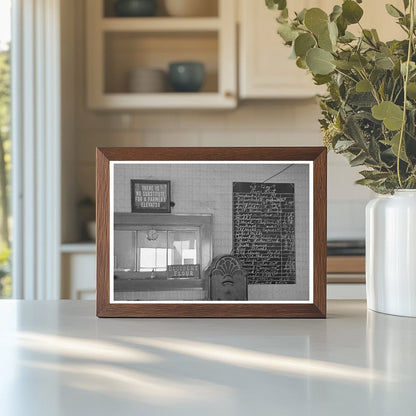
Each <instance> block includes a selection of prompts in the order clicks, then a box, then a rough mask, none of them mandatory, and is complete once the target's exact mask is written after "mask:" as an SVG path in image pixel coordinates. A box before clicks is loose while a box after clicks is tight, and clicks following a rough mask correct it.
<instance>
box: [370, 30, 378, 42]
mask: <svg viewBox="0 0 416 416" xmlns="http://www.w3.org/2000/svg"><path fill="white" fill-rule="evenodd" d="M371 34H372V35H373V39H374V40H375V41H376V42H380V38H379V37H378V33H377V30H376V29H371Z"/></svg>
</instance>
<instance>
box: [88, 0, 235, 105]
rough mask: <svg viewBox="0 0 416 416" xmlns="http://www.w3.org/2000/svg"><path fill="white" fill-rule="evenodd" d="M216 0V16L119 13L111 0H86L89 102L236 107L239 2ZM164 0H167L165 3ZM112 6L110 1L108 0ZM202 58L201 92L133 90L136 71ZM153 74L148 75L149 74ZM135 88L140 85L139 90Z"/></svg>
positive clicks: (165, 66) (165, 68)
mask: <svg viewBox="0 0 416 416" xmlns="http://www.w3.org/2000/svg"><path fill="white" fill-rule="evenodd" d="M207 1H211V2H213V3H216V2H217V5H218V7H217V9H218V12H217V15H216V16H201V17H172V16H168V15H167V14H166V13H165V12H161V13H159V14H158V15H157V16H155V17H128V18H125V17H116V16H114V13H113V12H112V7H108V4H109V2H108V1H105V0H88V1H87V2H86V8H87V9H86V11H87V20H86V24H87V102H88V107H89V108H90V109H97V110H99V109H142V108H143V109H159V108H178V109H180V108H192V109H195V108H200V109H204V108H211V109H221V108H234V107H236V105H237V50H236V49H237V45H236V43H237V40H236V36H237V30H236V4H235V2H234V1H230V0H207ZM161 4H163V3H161ZM110 6H111V2H110ZM178 61H181V62H183V61H197V62H201V63H203V64H204V67H205V74H206V76H205V81H204V84H203V86H202V89H201V90H200V91H199V92H181V93H179V92H174V91H173V89H172V87H171V86H170V85H169V83H167V82H166V87H164V88H160V91H162V92H140V93H137V92H130V91H131V89H130V90H129V88H128V77H129V73H131V72H132V71H136V72H138V71H143V70H155V69H156V70H159V73H160V70H162V71H164V72H165V74H166V76H167V71H168V68H169V64H170V63H172V62H178ZM147 76H149V75H147ZM135 91H137V90H135Z"/></svg>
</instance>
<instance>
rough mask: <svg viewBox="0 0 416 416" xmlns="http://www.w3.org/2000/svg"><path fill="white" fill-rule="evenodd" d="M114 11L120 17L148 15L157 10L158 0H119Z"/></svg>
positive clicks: (153, 13) (152, 14)
mask: <svg viewBox="0 0 416 416" xmlns="http://www.w3.org/2000/svg"><path fill="white" fill-rule="evenodd" d="M114 12H115V14H116V16H119V17H148V16H154V15H155V14H156V12H157V2H156V0H118V1H116V3H115V4H114Z"/></svg>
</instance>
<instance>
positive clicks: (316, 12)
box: [305, 7, 328, 36]
mask: <svg viewBox="0 0 416 416" xmlns="http://www.w3.org/2000/svg"><path fill="white" fill-rule="evenodd" d="M305 26H306V27H307V28H308V29H309V30H310V31H311V32H312V33H313V34H315V35H317V36H318V35H319V34H320V33H322V32H324V31H325V30H327V27H328V15H327V14H326V13H325V12H324V11H323V10H322V9H319V8H318V7H314V8H312V9H309V10H307V11H306V14H305Z"/></svg>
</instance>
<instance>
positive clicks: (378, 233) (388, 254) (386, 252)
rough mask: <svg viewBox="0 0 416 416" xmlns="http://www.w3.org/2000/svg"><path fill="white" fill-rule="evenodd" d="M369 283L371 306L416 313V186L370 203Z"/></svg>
mask: <svg viewBox="0 0 416 416" xmlns="http://www.w3.org/2000/svg"><path fill="white" fill-rule="evenodd" d="M366 285H367V306H368V308H369V309H372V310H374V311H376V312H382V313H387V314H392V315H401V316H409V317H416V190H414V189H412V190H398V191H396V192H395V193H394V195H389V196H379V197H378V198H376V199H373V200H372V201H370V202H369V203H368V205H367V208H366Z"/></svg>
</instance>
